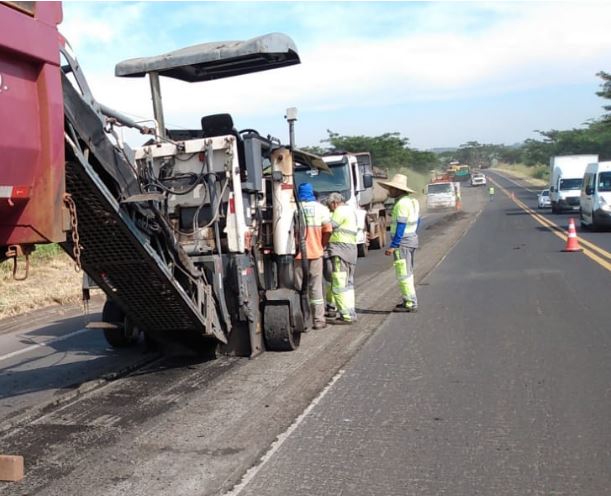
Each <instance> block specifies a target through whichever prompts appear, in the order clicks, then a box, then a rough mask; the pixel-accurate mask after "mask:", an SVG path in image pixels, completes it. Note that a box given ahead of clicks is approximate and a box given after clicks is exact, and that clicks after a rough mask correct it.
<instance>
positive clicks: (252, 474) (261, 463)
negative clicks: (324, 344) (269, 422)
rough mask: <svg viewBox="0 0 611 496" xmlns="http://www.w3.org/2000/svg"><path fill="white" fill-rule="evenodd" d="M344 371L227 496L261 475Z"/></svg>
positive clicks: (236, 492)
mask: <svg viewBox="0 0 611 496" xmlns="http://www.w3.org/2000/svg"><path fill="white" fill-rule="evenodd" d="M344 372H345V371H344V370H343V369H341V370H340V371H339V372H338V373H337V374H335V376H334V377H333V379H331V381H330V382H329V384H327V386H326V387H325V388H324V389H323V390H322V391H321V392H320V394H319V395H318V396H317V397H316V398H314V399H313V400H312V403H310V404H309V405H308V407H307V408H306V409H305V410H304V411H303V412H302V413H301V415H299V417H297V418H296V419H295V421H294V422H293V423H292V424H291V425H290V426H289V428H288V429H287V430H286V431H284V432H283V433H282V434H280V435H279V436H278V437H277V438H276V440H275V441H274V442H273V443H272V445H271V447H270V449H269V450H268V451H267V452H266V453H265V454H264V455H263V456H262V457H261V460H260V461H259V463H258V464H257V465H255V466H253V467H251V468H249V469H248V471H247V472H246V473H245V474H244V477H242V480H241V481H240V482H239V483H238V484H237V485H235V486H234V487H233V489H231V491H229V492H228V493H225V496H237V495H238V494H240V493H241V492H242V491H243V490H244V489H245V488H246V486H247V485H248V484H249V483H250V482H251V481H252V480H253V479H254V478H255V476H256V475H257V474H258V473H259V471H260V470H261V469H262V468H263V467H264V466H265V464H266V463H267V462H268V461H269V460H270V458H271V457H272V456H273V455H274V453H276V451H278V450H279V449H280V447H281V446H282V445H283V444H284V442H285V441H286V440H287V439H288V438H289V436H290V435H291V434H292V433H293V432H294V431H295V429H297V427H299V425H300V424H301V422H303V421H304V419H305V418H306V417H307V416H308V414H309V413H310V412H311V411H312V409H313V408H314V407H315V406H316V405H318V404H319V403H320V402H321V400H322V399H323V397H324V396H325V395H326V394H327V393H328V392H329V390H330V389H331V388H332V387H333V385H334V384H335V383H336V382H337V381H338V380H339V378H340V377H341V376H342V375H344Z"/></svg>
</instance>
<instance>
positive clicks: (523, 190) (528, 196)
mask: <svg viewBox="0 0 611 496" xmlns="http://www.w3.org/2000/svg"><path fill="white" fill-rule="evenodd" d="M488 175H490V176H492V178H493V179H494V180H495V181H497V182H498V183H499V184H500V185H501V186H502V187H504V188H505V189H506V190H507V191H509V192H510V193H512V192H513V193H514V195H515V196H516V197H517V198H518V199H520V200H521V201H523V202H524V203H525V204H526V205H528V206H529V207H530V208H532V209H533V210H536V211H537V213H538V214H539V215H541V216H543V217H544V218H546V219H547V220H548V221H550V222H553V223H555V224H557V225H558V226H559V227H561V228H562V229H565V230H566V229H568V225H569V219H571V218H572V219H573V220H574V221H575V227H576V229H577V234H578V235H579V237H580V238H582V239H585V240H587V241H589V242H592V243H595V244H596V245H597V246H600V247H601V248H603V249H604V250H606V251H607V252H611V234H610V232H609V230H606V231H605V230H601V231H597V232H595V231H592V230H589V229H582V228H581V225H580V222H579V211H578V210H575V211H572V212H571V211H564V212H562V213H558V214H553V213H552V211H551V208H543V209H539V208H538V207H537V194H538V193H539V191H541V189H543V188H539V189H538V188H536V187H534V186H532V185H531V184H528V183H526V182H524V181H521V180H520V179H516V178H513V177H507V176H506V175H504V174H502V173H498V172H488Z"/></svg>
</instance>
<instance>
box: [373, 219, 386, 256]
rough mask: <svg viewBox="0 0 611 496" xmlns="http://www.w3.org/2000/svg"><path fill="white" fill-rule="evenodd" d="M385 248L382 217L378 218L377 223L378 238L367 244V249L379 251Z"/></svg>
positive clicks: (384, 224)
mask: <svg viewBox="0 0 611 496" xmlns="http://www.w3.org/2000/svg"><path fill="white" fill-rule="evenodd" d="M385 246H386V220H385V219H384V217H380V220H379V222H378V237H377V238H374V239H372V240H371V241H370V243H369V248H371V249H372V250H379V249H381V248H384V247H385Z"/></svg>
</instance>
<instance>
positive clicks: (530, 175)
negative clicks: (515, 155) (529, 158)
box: [495, 163, 549, 186]
mask: <svg viewBox="0 0 611 496" xmlns="http://www.w3.org/2000/svg"><path fill="white" fill-rule="evenodd" d="M495 168H496V169H500V170H502V171H506V172H509V173H510V174H512V175H514V176H516V177H520V178H522V179H526V180H528V181H529V182H530V183H531V184H533V185H536V186H547V185H548V183H549V168H548V167H547V166H546V165H543V164H541V165H533V166H528V165H524V164H503V163H501V164H499V165H497V166H496V167H495Z"/></svg>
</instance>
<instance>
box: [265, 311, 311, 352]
mask: <svg viewBox="0 0 611 496" xmlns="http://www.w3.org/2000/svg"><path fill="white" fill-rule="evenodd" d="M263 323H264V326H263V328H264V335H265V345H266V346H267V349H268V350H271V351H293V350H295V349H297V348H298V347H299V342H300V341H301V329H300V328H299V326H295V328H293V327H292V326H291V316H290V311H289V306H288V305H267V306H266V307H265V311H264V314H263ZM301 327H303V326H301Z"/></svg>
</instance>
